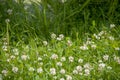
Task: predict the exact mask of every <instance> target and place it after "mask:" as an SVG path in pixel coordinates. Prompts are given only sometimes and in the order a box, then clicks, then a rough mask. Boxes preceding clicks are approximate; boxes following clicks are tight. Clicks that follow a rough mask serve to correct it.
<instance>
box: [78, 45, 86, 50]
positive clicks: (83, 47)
mask: <svg viewBox="0 0 120 80" xmlns="http://www.w3.org/2000/svg"><path fill="white" fill-rule="evenodd" d="M80 49H81V50H88V47H87V45H84V46H80Z"/></svg>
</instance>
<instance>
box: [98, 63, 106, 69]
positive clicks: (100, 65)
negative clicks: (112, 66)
mask: <svg viewBox="0 0 120 80" xmlns="http://www.w3.org/2000/svg"><path fill="white" fill-rule="evenodd" d="M105 66H106V65H105V64H104V63H100V64H99V68H98V69H99V70H102V69H103V68H105Z"/></svg>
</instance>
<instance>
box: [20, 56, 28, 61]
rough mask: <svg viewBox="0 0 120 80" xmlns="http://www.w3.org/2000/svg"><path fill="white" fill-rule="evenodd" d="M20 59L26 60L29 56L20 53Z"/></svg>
mask: <svg viewBox="0 0 120 80" xmlns="http://www.w3.org/2000/svg"><path fill="white" fill-rule="evenodd" d="M21 59H22V60H27V59H29V57H28V55H22V56H21Z"/></svg>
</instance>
